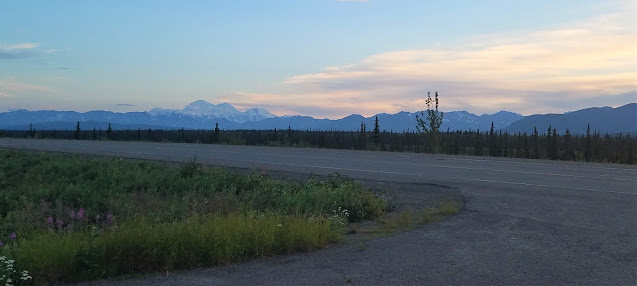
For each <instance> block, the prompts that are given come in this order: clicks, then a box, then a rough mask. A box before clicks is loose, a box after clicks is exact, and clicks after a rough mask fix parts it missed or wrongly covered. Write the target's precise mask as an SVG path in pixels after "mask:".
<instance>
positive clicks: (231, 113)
mask: <svg viewBox="0 0 637 286" xmlns="http://www.w3.org/2000/svg"><path fill="white" fill-rule="evenodd" d="M148 113H150V114H151V115H153V116H158V115H167V114H184V115H191V116H195V117H207V118H223V119H227V120H229V121H232V122H236V123H244V122H251V121H259V120H263V119H266V118H273V117H276V115H274V114H272V113H270V112H268V111H267V110H265V109H263V108H252V109H248V110H246V111H243V112H241V111H239V110H237V109H236V108H235V107H234V106H232V105H231V104H229V103H227V102H224V103H220V104H212V103H209V102H207V101H205V100H197V101H195V102H193V103H191V104H188V105H186V107H184V109H181V110H179V109H162V108H153V109H151V110H150V111H149V112H148Z"/></svg>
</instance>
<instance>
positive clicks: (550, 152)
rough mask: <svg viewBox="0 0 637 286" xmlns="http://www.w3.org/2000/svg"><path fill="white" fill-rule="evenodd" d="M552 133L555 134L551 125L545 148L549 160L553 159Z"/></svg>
mask: <svg viewBox="0 0 637 286" xmlns="http://www.w3.org/2000/svg"><path fill="white" fill-rule="evenodd" d="M551 133H553V128H551V125H550V124H549V129H548V131H547V133H546V142H545V143H544V148H546V156H547V157H548V159H553V146H552V145H553V144H552V143H553V141H552V139H551Z"/></svg>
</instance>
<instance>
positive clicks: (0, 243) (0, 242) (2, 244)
mask: <svg viewBox="0 0 637 286" xmlns="http://www.w3.org/2000/svg"><path fill="white" fill-rule="evenodd" d="M3 246H4V243H2V240H0V247H3ZM0 260H1V259H0Z"/></svg>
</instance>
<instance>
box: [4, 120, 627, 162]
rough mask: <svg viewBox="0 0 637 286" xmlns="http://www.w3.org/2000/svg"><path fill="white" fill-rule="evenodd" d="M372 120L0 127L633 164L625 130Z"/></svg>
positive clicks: (73, 134)
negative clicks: (279, 125) (337, 126)
mask: <svg viewBox="0 0 637 286" xmlns="http://www.w3.org/2000/svg"><path fill="white" fill-rule="evenodd" d="M381 124H382V123H380V122H378V121H376V124H375V126H374V127H373V129H368V128H367V126H366V125H365V124H363V123H361V128H360V130H359V131H357V132H351V131H337V130H332V131H321V130H293V129H291V128H288V129H286V130H277V129H274V130H222V129H220V127H219V126H218V124H217V125H216V126H215V128H214V129H210V130H188V129H175V130H158V129H137V130H115V129H112V128H110V125H109V128H108V129H107V130H100V129H97V130H96V129H91V130H83V129H82V128H81V126H80V123H79V122H78V123H77V126H76V129H75V130H35V129H33V128H31V129H30V130H0V137H14V138H41V139H68V140H113V141H147V142H176V143H199V144H228V145H250V146H272V147H300V148H327V149H347V150H369V151H388V152H411V153H440V154H450V155H473V156H490V157H509V158H527V159H549V160H563V161H586V162H600V163H618V164H637V159H636V158H637V137H636V136H634V135H631V134H630V133H625V134H622V133H619V134H601V133H600V132H598V131H594V130H590V128H588V131H587V132H586V134H571V133H570V132H569V131H568V130H566V132H564V133H563V134H559V133H558V132H557V131H556V130H555V129H553V128H551V126H548V127H546V129H542V130H541V131H539V130H537V128H536V129H535V130H534V132H532V133H530V134H527V133H521V132H520V133H509V132H506V131H500V130H495V128H494V127H493V125H492V126H491V129H490V130H484V131H483V130H475V131H451V130H446V131H441V132H439V133H438V134H436V136H435V139H432V138H431V137H432V136H431V135H432V134H430V133H426V132H388V131H381V127H380V126H381Z"/></svg>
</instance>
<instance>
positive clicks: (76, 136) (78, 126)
mask: <svg viewBox="0 0 637 286" xmlns="http://www.w3.org/2000/svg"><path fill="white" fill-rule="evenodd" d="M80 132H81V130H80V122H79V121H78V122H77V124H76V125H75V134H74V136H73V137H74V138H75V140H80V137H81V133H80Z"/></svg>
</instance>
